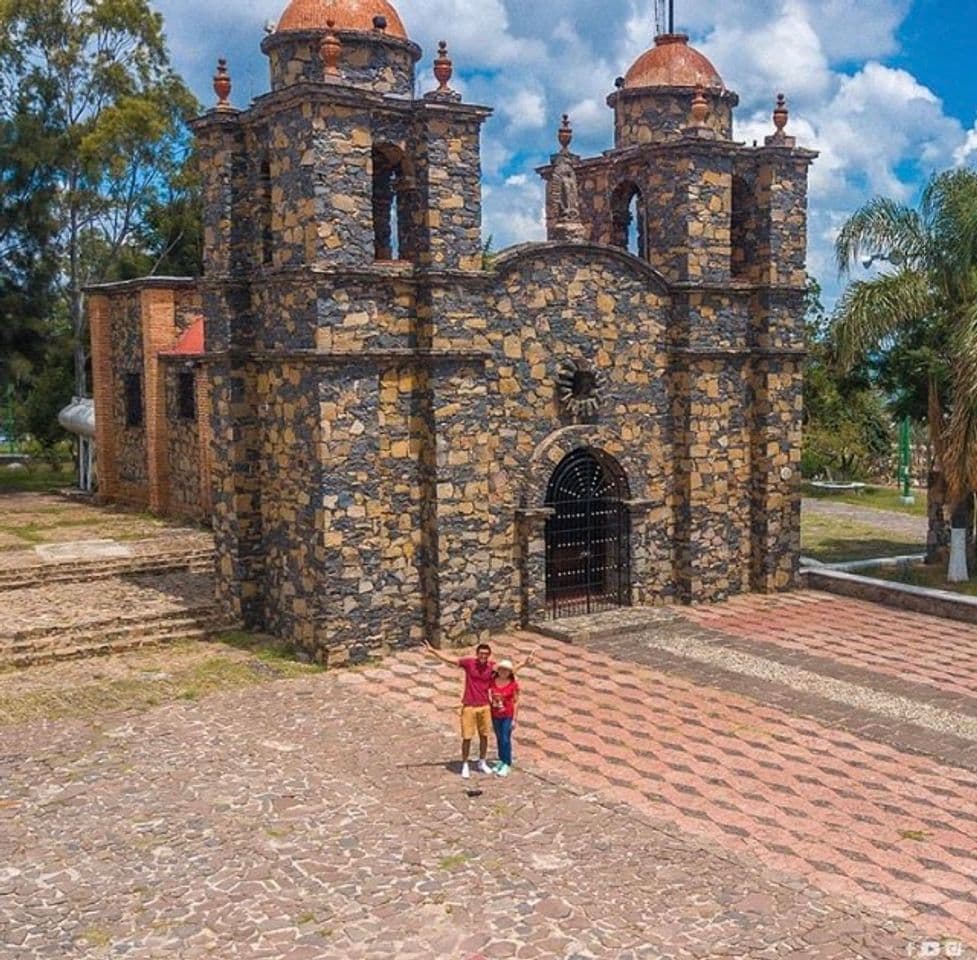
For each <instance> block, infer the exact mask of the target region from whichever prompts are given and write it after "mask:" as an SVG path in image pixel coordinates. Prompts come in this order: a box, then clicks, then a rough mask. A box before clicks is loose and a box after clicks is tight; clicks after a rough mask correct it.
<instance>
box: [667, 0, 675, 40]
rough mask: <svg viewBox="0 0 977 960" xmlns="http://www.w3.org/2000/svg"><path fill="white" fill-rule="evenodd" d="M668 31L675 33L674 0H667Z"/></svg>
mask: <svg viewBox="0 0 977 960" xmlns="http://www.w3.org/2000/svg"><path fill="white" fill-rule="evenodd" d="M668 32H669V33H675V0H668Z"/></svg>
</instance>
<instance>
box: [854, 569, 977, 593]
mask: <svg viewBox="0 0 977 960" xmlns="http://www.w3.org/2000/svg"><path fill="white" fill-rule="evenodd" d="M864 574H865V576H871V577H875V578H876V579H878V580H894V581H896V582H897V583H908V584H909V585H910V586H913V587H929V588H930V589H931V590H949V591H951V592H953V593H963V594H966V595H967V596H968V597H977V580H975V579H973V578H971V579H970V580H967V581H966V582H964V583H947V582H946V568H945V567H944V565H943V564H934V565H932V566H928V565H927V564H925V563H914V564H912V565H909V564H899V566H897V567H879V568H878V569H875V570H871V571H869V570H866V571H864Z"/></svg>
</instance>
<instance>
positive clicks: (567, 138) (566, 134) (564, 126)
mask: <svg viewBox="0 0 977 960" xmlns="http://www.w3.org/2000/svg"><path fill="white" fill-rule="evenodd" d="M556 139H557V140H559V141H560V149H561V151H562V152H563V153H566V152H567V151H568V150H569V149H570V144H571V143H573V127H571V126H570V114H568V113H565V114H563V123H561V124H560V129H559V130H558V131H557V133H556Z"/></svg>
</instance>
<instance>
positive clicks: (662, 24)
mask: <svg viewBox="0 0 977 960" xmlns="http://www.w3.org/2000/svg"><path fill="white" fill-rule="evenodd" d="M666 2H667V0H655V36H656V37H657V36H659V35H660V34H662V33H667V32H668V24H667V22H666V20H665V3H666Z"/></svg>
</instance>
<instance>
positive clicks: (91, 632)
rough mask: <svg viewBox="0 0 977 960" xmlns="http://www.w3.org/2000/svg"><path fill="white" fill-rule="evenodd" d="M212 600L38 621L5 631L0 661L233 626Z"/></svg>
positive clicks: (14, 662) (100, 650) (126, 645)
mask: <svg viewBox="0 0 977 960" xmlns="http://www.w3.org/2000/svg"><path fill="white" fill-rule="evenodd" d="M231 626H233V625H232V624H229V623H228V622H227V621H226V620H225V619H224V618H223V617H222V615H221V613H220V611H219V610H218V608H217V607H216V606H215V605H213V604H211V605H207V606H201V607H191V608H188V609H185V610H173V611H169V612H167V613H158V614H150V615H146V614H142V615H138V614H136V615H133V616H120V617H114V618H112V619H111V620H104V621H91V622H88V623H84V624H80V625H78V626H76V627H56V626H55V627H34V628H30V629H26V630H18V631H15V632H14V633H13V634H9V635H7V636H0V665H6V666H16V667H23V666H29V665H31V664H36V663H45V662H50V661H52V660H70V659H76V658H78V657H90V656H97V655H100V654H107V653H117V652H120V651H123V650H134V649H138V648H140V647H149V646H162V645H164V644H167V643H174V642H176V641H178V640H196V639H204V638H206V637H208V636H213V635H214V634H215V633H219V632H220V631H222V630H226V629H229V628H230V627H231Z"/></svg>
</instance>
